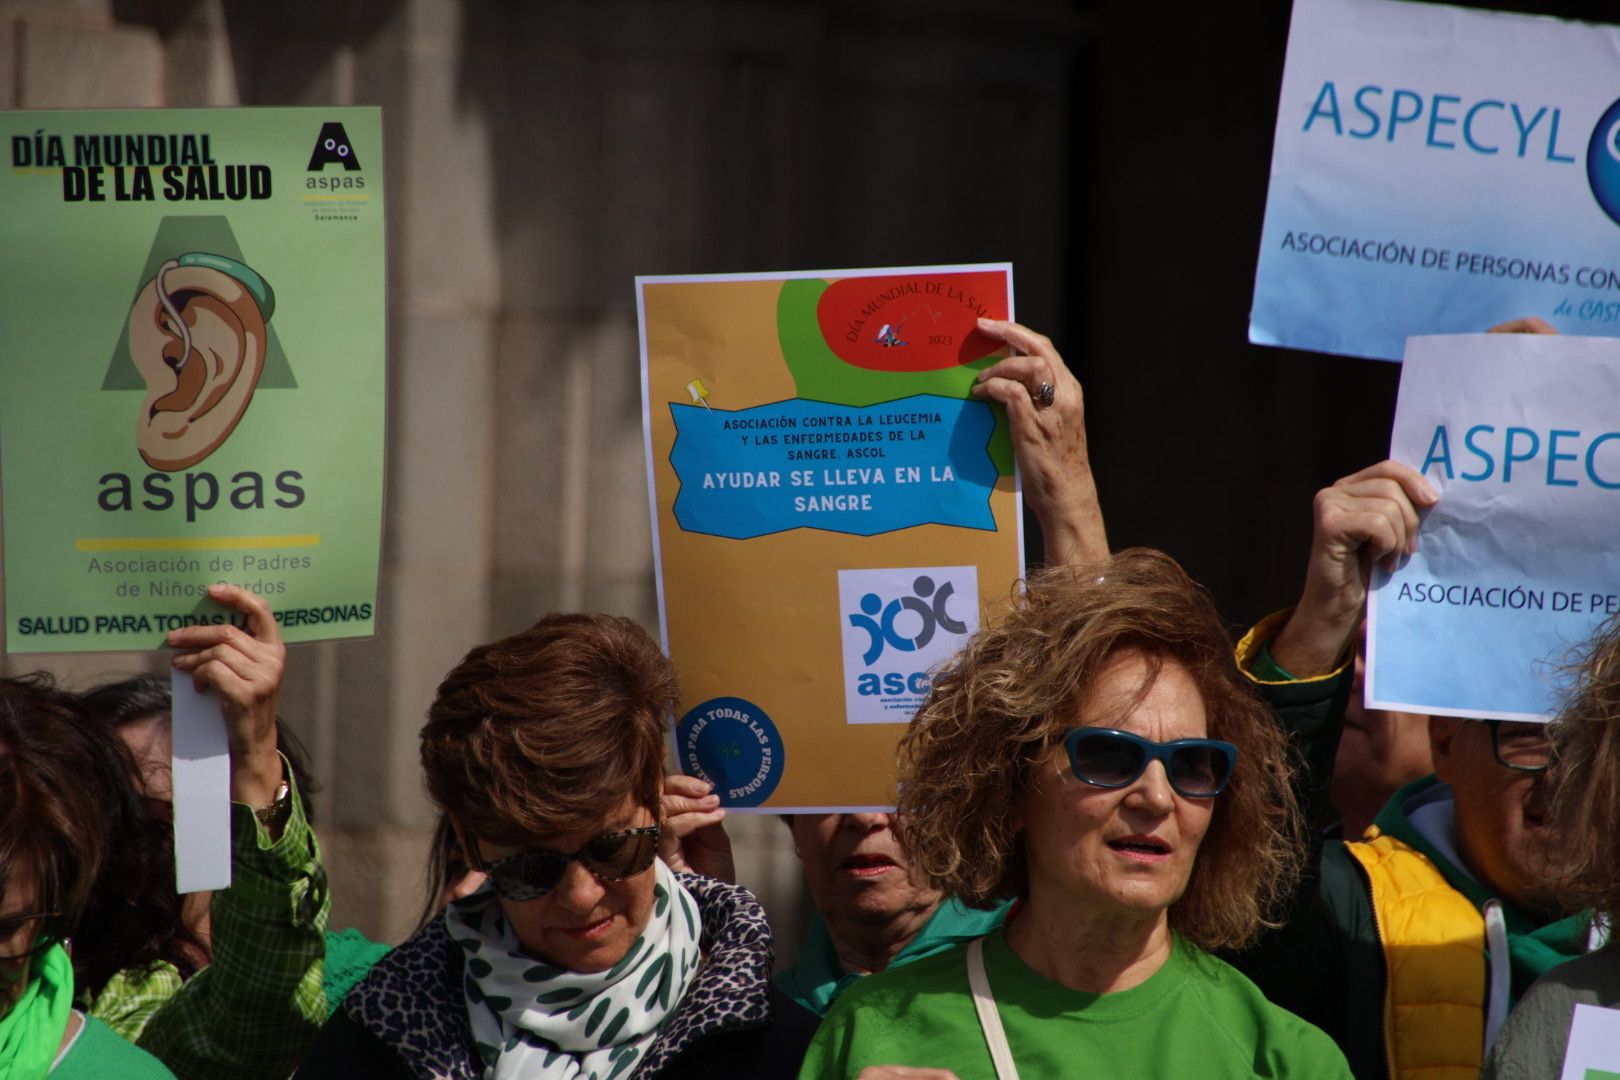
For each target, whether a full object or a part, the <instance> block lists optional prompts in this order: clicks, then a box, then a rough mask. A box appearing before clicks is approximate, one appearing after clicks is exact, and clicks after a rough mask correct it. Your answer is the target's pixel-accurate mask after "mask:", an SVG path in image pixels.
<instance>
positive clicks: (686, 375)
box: [637, 265, 1022, 811]
mask: <svg viewBox="0 0 1620 1080" xmlns="http://www.w3.org/2000/svg"><path fill="white" fill-rule="evenodd" d="M637 293H638V306H639V309H640V314H641V342H642V378H643V384H642V385H643V398H644V402H645V407H646V415H645V420H646V437H647V460H648V472H649V477H648V480H649V489H650V495H651V499H652V512H653V534H654V545H655V561H656V567H657V574H658V587H659V618H660V622H661V625H662V629H663V635H664V645H665V648H666V649H667V650H668V652H669V654H670V657H671V658H672V659H673V660H674V662H675V666H676V669H677V671H678V673H679V676H680V685H681V694H682V698H681V703H680V714H679V716H678V718H677V719H678V721H679V722H678V725H677V730H676V743H677V747H676V748H677V753H678V757H679V761H680V764H681V767H682V768H683V769H684V770H686V771H688V772H692V773H695V774H697V775H700V776H704V777H706V778H709V779H711V780H713V781H714V782H715V785H716V788H717V793H718V794H719V795H720V796H721V800H722V802H723V804H724V805H727V806H731V807H744V808H753V807H759V808H768V809H770V810H773V811H781V810H788V809H800V810H834V809H848V808H861V807H868V808H870V807H879V806H886V805H888V804H890V803H891V802H892V801H893V797H894V791H893V774H894V744H895V740H896V739H897V738H898V736H899V733H900V728H901V725H903V724H905V723H906V722H907V721H908V720H910V718H911V714H912V713H913V712H914V711H915V709H916V707H917V706H918V705H919V704H921V702H922V700H923V699H924V698H925V697H926V696H927V693H928V689H929V684H930V673H931V671H932V670H933V669H934V668H935V667H937V666H938V664H940V663H941V662H942V661H944V660H946V659H947V658H949V657H950V656H951V655H952V654H953V653H954V652H955V650H956V649H957V648H958V647H959V646H960V644H961V643H962V641H963V640H964V639H965V637H966V636H967V635H968V634H971V633H972V632H973V630H974V629H975V628H976V627H977V626H978V622H979V613H980V607H981V603H986V602H993V601H996V600H999V599H1001V598H1003V597H1006V596H1008V595H1010V590H1011V586H1012V583H1013V581H1014V580H1015V579H1016V578H1017V577H1018V576H1019V574H1020V573H1021V572H1022V546H1021V538H1020V536H1019V516H1020V511H1019V500H1018V490H1017V484H1016V478H1015V476H1014V468H1013V460H1012V447H1011V443H1010V441H1009V438H1008V434H1007V421H1006V417H1005V415H1004V414H1002V413H1001V412H1000V410H999V409H994V410H993V409H992V408H991V407H990V406H989V405H988V404H986V403H985V402H982V401H978V400H975V399H973V398H972V397H970V395H969V390H970V388H971V386H972V385H973V382H974V378H975V376H976V374H977V373H978V371H979V370H981V369H982V368H984V367H985V366H987V365H988V364H989V363H991V362H993V358H994V357H995V356H997V355H999V354H1001V353H1002V352H1004V350H1003V349H1002V347H1001V344H1000V342H998V341H995V340H992V339H990V338H987V337H985V336H983V335H982V334H981V333H979V332H978V330H977V319H978V318H979V317H980V316H987V317H992V318H1007V317H1010V314H1011V269H1010V267H1007V266H1005V265H992V266H966V267H939V268H922V269H901V270H866V271H853V272H851V271H844V272H833V273H796V274H777V275H721V276H714V277H670V278H653V277H644V278H638V279H637Z"/></svg>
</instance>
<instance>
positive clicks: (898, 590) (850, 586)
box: [838, 566, 979, 724]
mask: <svg viewBox="0 0 1620 1080" xmlns="http://www.w3.org/2000/svg"><path fill="white" fill-rule="evenodd" d="M838 610H839V623H840V626H841V633H842V635H843V653H844V704H845V710H846V713H847V717H848V720H849V722H850V723H852V724H898V723H905V722H906V721H907V720H909V719H910V718H911V714H912V713H913V712H915V711H916V709H917V706H919V705H921V704H922V702H923V700H924V699H925V698H926V697H927V696H928V691H929V689H930V687H931V685H932V681H933V680H932V675H931V674H930V673H931V672H932V671H934V670H935V669H937V668H938V667H939V666H940V665H941V664H943V663H944V662H945V661H947V660H949V659H950V658H951V657H952V656H953V655H954V654H955V653H956V650H957V649H958V648H959V647H960V646H961V644H962V642H963V641H964V640H965V639H966V637H967V636H968V635H969V634H971V633H973V631H974V630H975V629H976V628H977V626H978V618H979V578H978V569H977V568H976V567H972V566H932V567H910V568H895V569H884V570H840V571H839V572H838Z"/></svg>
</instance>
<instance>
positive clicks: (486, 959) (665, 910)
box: [445, 859, 702, 1080]
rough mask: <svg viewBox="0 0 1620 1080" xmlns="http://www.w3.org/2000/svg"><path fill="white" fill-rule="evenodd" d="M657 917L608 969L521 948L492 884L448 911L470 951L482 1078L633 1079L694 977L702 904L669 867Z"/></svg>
mask: <svg viewBox="0 0 1620 1080" xmlns="http://www.w3.org/2000/svg"><path fill="white" fill-rule="evenodd" d="M653 867H654V877H653V912H652V917H651V918H650V919H648V921H647V928H646V929H645V930H643V931H642V933H641V936H640V937H638V938H637V939H636V940H635V944H633V945H631V946H630V951H629V952H628V953H626V954H625V956H624V959H623V960H620V961H619V962H618V963H617V964H615V965H614V966H613V967H612V968H610V969H608V970H607V971H598V972H578V971H567V970H565V969H563V968H559V967H553V966H552V965H550V964H546V963H543V962H541V961H538V960H536V959H535V958H534V957H532V956H529V955H528V954H526V953H525V952H524V951H523V946H522V945H521V944H519V942H518V940H517V936H516V935H515V934H514V933H513V932H512V927H511V926H510V924H508V923H507V921H506V917H505V916H504V915H503V914H502V913H501V905H500V901H499V900H498V898H497V897H496V895H495V892H494V889H493V888H491V886H490V885H489V884H488V883H485V885H484V886H483V887H482V888H480V889H479V890H478V891H477V892H474V893H472V894H471V895H469V896H466V897H463V898H462V899H460V900H457V901H455V902H454V903H452V904H451V905H450V908H449V910H448V911H446V912H445V926H446V927H447V928H448V929H449V931H450V937H451V938H452V939H454V940H455V942H456V943H457V944H459V945H460V946H461V947H462V949H463V950H464V951H465V952H466V954H467V962H466V965H465V979H464V980H463V990H464V992H465V994H466V1001H467V1016H468V1018H469V1019H470V1020H471V1022H472V1034H473V1041H474V1042H475V1043H476V1044H477V1046H478V1053H479V1055H480V1056H481V1057H482V1058H483V1061H484V1077H485V1080H508V1078H512V1077H524V1078H525V1080H527V1078H530V1077H533V1078H536V1080H542V1078H543V1080H553V1078H555V1080H576V1078H577V1080H614V1078H617V1077H625V1076H629V1075H630V1074H631V1073H633V1072H634V1071H635V1067H636V1065H637V1064H639V1062H640V1061H641V1059H642V1057H644V1056H645V1054H646V1051H647V1048H648V1047H649V1046H650V1045H652V1042H653V1040H654V1039H656V1038H657V1037H658V1031H659V1028H661V1027H662V1026H663V1023H664V1021H665V1020H667V1019H668V1018H669V1016H670V1015H671V1014H672V1013H674V1011H675V1010H676V1009H677V1008H678V1007H679V1006H680V1002H681V998H682V997H683V996H684V995H685V994H686V989H687V987H688V986H689V985H690V984H691V981H692V978H693V977H694V976H695V975H696V974H697V969H698V964H699V962H700V956H701V954H700V950H699V945H698V936H699V934H700V933H701V932H702V922H701V920H700V918H699V915H698V909H697V903H696V902H695V901H694V900H693V899H692V895H691V894H690V893H688V892H687V891H686V889H685V887H684V886H682V885H681V883H680V882H679V881H677V880H676V879H675V875H674V874H673V873H672V872H671V871H670V869H669V867H667V866H665V865H664V861H663V860H662V859H659V860H658V861H657V862H655V863H654V864H653Z"/></svg>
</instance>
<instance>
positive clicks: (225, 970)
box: [138, 789, 331, 1080]
mask: <svg viewBox="0 0 1620 1080" xmlns="http://www.w3.org/2000/svg"><path fill="white" fill-rule="evenodd" d="M292 800H293V804H292V813H291V815H290V816H289V818H288V820H287V824H286V827H285V828H284V829H283V830H282V834H281V837H280V839H278V840H275V841H271V839H270V836H269V834H268V833H267V832H266V831H265V829H264V826H263V825H261V824H260V823H259V821H258V819H257V818H255V817H254V815H253V811H252V810H250V809H249V808H248V807H246V806H243V805H242V804H240V803H232V804H231V849H232V850H231V862H232V884H231V887H230V888H228V889H225V890H222V891H220V892H216V893H215V894H214V898H213V904H212V909H211V915H212V938H213V960H212V962H211V963H210V964H209V965H208V966H207V967H206V968H204V969H203V970H202V971H200V972H198V973H197V974H196V975H194V976H193V977H192V978H191V979H190V980H188V981H187V982H186V984H185V985H184V986H182V987H181V988H180V990H179V992H178V993H176V994H175V995H174V997H172V998H171V999H169V1001H168V1002H166V1003H165V1004H164V1005H163V1006H162V1007H161V1008H159V1009H158V1011H157V1012H156V1013H155V1014H154V1015H153V1017H152V1019H151V1021H150V1022H149V1023H147V1025H146V1028H145V1030H144V1031H143V1032H142V1033H141V1037H140V1040H139V1044H138V1045H140V1046H141V1048H142V1049H144V1050H147V1051H149V1052H150V1053H152V1054H153V1055H154V1056H156V1057H158V1058H159V1059H161V1060H162V1061H163V1063H164V1064H166V1065H168V1066H169V1068H171V1069H173V1070H174V1072H175V1075H176V1076H177V1077H179V1078H180V1080H191V1078H194V1077H195V1078H198V1080H201V1078H209V1077H220V1076H231V1077H267V1078H269V1077H285V1076H286V1075H288V1074H289V1073H291V1072H292V1070H293V1067H294V1066H295V1065H297V1064H298V1059H299V1058H300V1057H302V1056H303V1053H304V1050H305V1049H306V1048H307V1047H308V1046H309V1044H310V1042H311V1041H312V1040H313V1039H314V1037H315V1034H316V1033H317V1032H318V1031H319V1030H320V1028H321V1025H322V1024H323V1023H324V1022H325V1020H326V997H325V995H324V994H323V993H322V990H321V979H322V970H323V960H324V957H325V954H326V925H327V920H328V916H329V913H330V909H331V900H330V897H329V896H328V893H327V886H326V869H325V867H323V866H322V865H321V856H320V848H319V845H318V844H317V843H316V840H315V833H314V831H313V830H312V829H311V828H310V827H309V822H308V820H307V819H306V818H305V816H304V806H303V801H302V800H301V798H300V797H299V795H298V792H297V790H296V789H295V790H294V791H293V792H292Z"/></svg>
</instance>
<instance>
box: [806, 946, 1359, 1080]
mask: <svg viewBox="0 0 1620 1080" xmlns="http://www.w3.org/2000/svg"><path fill="white" fill-rule="evenodd" d="M984 941H985V946H984V963H985V972H986V974H987V975H988V977H989V980H990V989H991V992H992V993H993V994H994V995H995V999H996V1008H997V1011H998V1012H999V1014H1000V1016H1001V1022H1002V1025H1003V1026H1004V1027H1005V1028H1006V1032H1007V1042H1008V1045H1009V1046H1010V1047H1011V1049H1012V1055H1013V1060H1014V1063H1015V1064H1016V1065H1017V1066H1018V1070H1019V1073H1020V1074H1021V1075H1023V1076H1028V1077H1037V1076H1078V1075H1087V1076H1106V1077H1109V1078H1110V1080H1160V1078H1162V1077H1166V1076H1194V1075H1196V1076H1198V1077H1200V1078H1223V1077H1234V1078H1235V1077H1252V1076H1261V1077H1284V1076H1292V1077H1308V1078H1310V1080H1349V1078H1350V1075H1351V1074H1350V1066H1349V1065H1348V1064H1347V1063H1346V1062H1345V1060H1344V1055H1343V1054H1341V1053H1340V1052H1339V1048H1338V1047H1337V1046H1335V1045H1334V1044H1333V1040H1332V1039H1330V1038H1328V1037H1327V1036H1326V1035H1325V1034H1323V1033H1322V1032H1321V1031H1320V1030H1318V1029H1317V1028H1314V1027H1312V1026H1311V1025H1310V1024H1307V1023H1306V1022H1305V1021H1303V1020H1301V1019H1300V1018H1299V1017H1297V1016H1295V1015H1294V1014H1293V1013H1290V1012H1287V1011H1285V1010H1283V1009H1281V1008H1278V1007H1277V1006H1275V1005H1273V1004H1271V1002H1269V1001H1267V1000H1266V999H1265V996H1264V995H1262V994H1261V993H1260V990H1259V988H1258V987H1256V986H1255V985H1254V983H1252V982H1250V981H1249V980H1248V979H1246V978H1244V976H1243V975H1241V974H1240V973H1239V972H1238V971H1237V969H1235V968H1233V967H1231V966H1230V965H1228V964H1226V963H1225V962H1224V961H1221V960H1218V959H1216V958H1215V957H1213V956H1210V955H1209V954H1208V953H1206V952H1203V951H1202V950H1200V949H1197V948H1195V947H1194V946H1192V945H1189V944H1188V943H1187V942H1185V941H1183V940H1182V939H1181V938H1180V937H1177V938H1176V940H1175V946H1174V948H1173V949H1172V950H1171V954H1170V958H1169V959H1168V960H1167V961H1166V962H1165V964H1164V966H1163V967H1162V968H1160V969H1159V970H1158V971H1156V972H1154V973H1153V975H1152V976H1150V977H1149V978H1148V980H1147V981H1146V982H1144V983H1142V984H1141V985H1140V986H1134V987H1132V988H1131V989H1129V990H1121V991H1119V992H1118V993H1114V994H1088V993H1084V992H1081V991H1079V990H1071V989H1069V988H1068V987H1065V986H1062V985H1059V984H1058V983H1054V982H1050V981H1048V980H1047V979H1044V978H1042V977H1041V976H1039V975H1037V974H1036V973H1035V972H1033V971H1031V970H1030V969H1029V967H1028V966H1026V965H1025V964H1024V962H1023V961H1022V960H1020V959H1019V958H1018V956H1017V954H1015V953H1014V952H1013V951H1012V949H1011V948H1010V947H1009V946H1008V945H1007V939H1006V932H1005V931H1004V930H997V931H994V932H992V933H990V934H988V935H986V936H985V939H984ZM966 954H967V948H966V946H958V947H956V948H953V949H951V950H949V951H948V952H943V953H938V954H936V955H934V956H931V957H929V958H927V959H926V960H920V961H918V962H916V963H914V964H911V965H909V966H908V967H905V968H903V969H901V970H899V971H893V970H891V971H885V972H881V973H879V974H876V975H872V976H870V977H868V978H866V979H862V980H861V982H860V985H858V986H854V987H851V988H850V990H849V992H848V993H846V994H845V995H844V996H843V997H841V998H839V1000H838V1003H837V1004H836V1005H835V1006H833V1009H832V1011H831V1012H829V1013H828V1014H827V1019H826V1020H825V1021H823V1022H822V1025H821V1028H820V1030H818V1031H817V1032H816V1036H815V1039H814V1040H812V1042H811V1043H810V1050H809V1053H808V1054H807V1055H806V1056H805V1059H804V1066H803V1068H802V1069H801V1071H800V1073H799V1080H834V1078H844V1077H850V1078H853V1077H855V1076H856V1075H858V1074H859V1073H860V1071H861V1070H862V1069H863V1068H866V1067H868V1066H873V1065H907V1066H911V1067H914V1068H936V1069H950V1070H952V1071H953V1072H955V1074H956V1075H957V1076H958V1077H959V1078H960V1080H995V1067H994V1065H992V1064H991V1061H990V1050H989V1047H988V1046H987V1045H986V1043H985V1041H984V1033H983V1031H982V1030H981V1029H980V1027H979V1018H978V1015H977V1014H976V1013H975V1012H974V1010H973V997H972V995H971V993H970V991H969V989H968V977H967V956H966Z"/></svg>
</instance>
